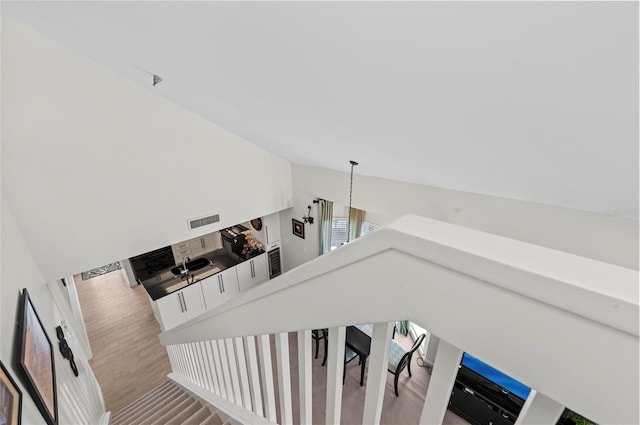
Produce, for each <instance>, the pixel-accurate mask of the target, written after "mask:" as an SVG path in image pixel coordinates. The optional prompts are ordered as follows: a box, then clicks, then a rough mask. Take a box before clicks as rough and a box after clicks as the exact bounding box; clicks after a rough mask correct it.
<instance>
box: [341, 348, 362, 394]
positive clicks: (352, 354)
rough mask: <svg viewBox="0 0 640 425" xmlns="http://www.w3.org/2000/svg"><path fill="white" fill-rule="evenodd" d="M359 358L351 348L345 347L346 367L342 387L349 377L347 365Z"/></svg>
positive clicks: (343, 369) (343, 370)
mask: <svg viewBox="0 0 640 425" xmlns="http://www.w3.org/2000/svg"><path fill="white" fill-rule="evenodd" d="M356 357H358V355H357V354H356V353H355V352H354V351H353V350H351V348H349V347H344V367H343V368H342V385H344V379H345V378H346V377H347V363H349V362H350V361H351V360H353V359H355V358H356Z"/></svg>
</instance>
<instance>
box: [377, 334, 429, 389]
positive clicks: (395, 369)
mask: <svg viewBox="0 0 640 425" xmlns="http://www.w3.org/2000/svg"><path fill="white" fill-rule="evenodd" d="M426 336H427V334H421V335H420V336H419V337H418V338H416V340H415V342H414V343H413V346H412V347H411V349H410V350H409V351H407V350H405V349H404V348H403V347H402V346H401V345H400V344H398V343H397V342H396V341H394V340H391V349H390V351H389V367H388V368H387V370H388V371H389V372H390V373H391V374H393V375H395V378H394V380H393V387H394V389H395V391H396V397H398V395H399V394H398V378H399V377H400V372H402V371H403V370H404V368H405V367H406V368H407V372H409V378H411V358H412V356H413V353H414V352H415V351H416V350H417V349H418V347H420V344H422V341H424V339H425V337H426Z"/></svg>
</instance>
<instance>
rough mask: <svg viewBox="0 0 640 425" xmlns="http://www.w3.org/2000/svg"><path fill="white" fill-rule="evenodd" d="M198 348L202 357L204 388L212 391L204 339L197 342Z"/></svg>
mask: <svg viewBox="0 0 640 425" xmlns="http://www.w3.org/2000/svg"><path fill="white" fill-rule="evenodd" d="M198 349H199V351H200V356H201V358H202V366H203V367H202V368H203V372H204V384H205V388H206V389H207V390H208V391H211V392H213V382H212V380H211V370H210V367H211V365H210V364H209V358H208V356H207V348H206V346H205V344H204V341H200V342H199V343H198Z"/></svg>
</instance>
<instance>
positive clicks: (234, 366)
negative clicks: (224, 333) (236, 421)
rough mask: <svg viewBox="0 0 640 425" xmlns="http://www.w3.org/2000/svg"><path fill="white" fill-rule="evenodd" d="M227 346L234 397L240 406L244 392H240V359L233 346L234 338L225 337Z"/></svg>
mask: <svg viewBox="0 0 640 425" xmlns="http://www.w3.org/2000/svg"><path fill="white" fill-rule="evenodd" d="M224 342H225V346H226V347H227V358H228V360H229V373H230V375H231V388H232V390H233V398H234V400H235V402H236V404H237V405H238V406H242V394H241V393H240V377H239V376H238V360H237V357H236V352H235V349H234V347H233V339H231V338H227V339H225V341H224Z"/></svg>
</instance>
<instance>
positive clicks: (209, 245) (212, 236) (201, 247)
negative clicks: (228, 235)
mask: <svg viewBox="0 0 640 425" xmlns="http://www.w3.org/2000/svg"><path fill="white" fill-rule="evenodd" d="M189 244H190V246H191V258H197V257H200V256H201V255H203V254H206V253H207V252H211V251H215V250H216V249H220V248H222V240H221V239H220V232H214V233H209V234H208V235H204V236H200V237H199V238H195V239H191V240H190V241H189Z"/></svg>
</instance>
